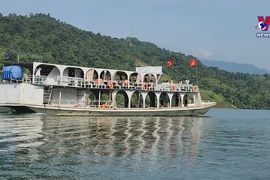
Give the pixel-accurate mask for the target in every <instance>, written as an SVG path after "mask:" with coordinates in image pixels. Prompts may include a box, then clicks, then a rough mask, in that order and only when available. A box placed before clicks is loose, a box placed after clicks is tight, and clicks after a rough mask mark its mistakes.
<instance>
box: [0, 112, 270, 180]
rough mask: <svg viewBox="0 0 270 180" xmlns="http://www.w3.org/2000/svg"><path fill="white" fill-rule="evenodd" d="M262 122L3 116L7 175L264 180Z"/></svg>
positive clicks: (1, 160) (1, 170)
mask: <svg viewBox="0 0 270 180" xmlns="http://www.w3.org/2000/svg"><path fill="white" fill-rule="evenodd" d="M224 117H226V116H224ZM219 118H220V120H219ZM244 120H245V123H243V121H244ZM239 121H240V122H241V121H242V123H240V122H239ZM246 121H248V123H246ZM260 123H263V124H264V125H261V124H260ZM260 123H258V122H257V124H255V123H254V118H253V119H252V120H250V121H249V120H247V118H245V119H244V118H243V119H241V118H240V119H239V120H238V121H237V122H234V124H232V121H230V120H226V119H225V118H222V117H217V118H216V119H213V118H209V117H171V118H164V117H145V118H142V117H138V118H137V117H114V118H112V117H107V118H105V117H76V118H75V117H52V116H41V115H12V114H4V115H0V174H1V178H4V179H5V178H7V179H8V178H10V179H20V178H21V179H89V177H91V178H92V179H145V177H147V178H149V179H178V178H179V177H188V178H187V179H189V178H190V179H212V178H213V179H241V178H242V177H244V176H245V177H246V178H245V179H260V178H261V179H263V178H262V177H266V174H269V173H268V170H267V169H268V168H267V167H269V165H270V164H269V163H268V161H267V159H269V158H270V156H269V152H268V149H269V148H270V141H269V140H270V138H269V137H270V136H269V135H268V129H269V127H270V124H269V121H268V119H267V118H262V119H260ZM258 129H259V130H258ZM247 169H251V170H252V172H253V174H252V173H249V172H250V171H248V170H247ZM244 172H245V174H244ZM247 174H249V176H247ZM239 177H240V178H239ZM185 179H186V178H185Z"/></svg>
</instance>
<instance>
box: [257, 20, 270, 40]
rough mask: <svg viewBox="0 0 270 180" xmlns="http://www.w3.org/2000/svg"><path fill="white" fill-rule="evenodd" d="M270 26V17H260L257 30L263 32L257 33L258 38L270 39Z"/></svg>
mask: <svg viewBox="0 0 270 180" xmlns="http://www.w3.org/2000/svg"><path fill="white" fill-rule="evenodd" d="M269 24H270V16H266V17H263V16H258V24H257V25H256V26H255V28H256V29H259V30H261V31H263V32H260V33H256V37H258V38H270V33H269V32H266V31H268V28H269Z"/></svg>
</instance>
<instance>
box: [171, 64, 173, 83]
mask: <svg viewBox="0 0 270 180" xmlns="http://www.w3.org/2000/svg"><path fill="white" fill-rule="evenodd" d="M172 75H173V66H172V69H171V80H172Z"/></svg>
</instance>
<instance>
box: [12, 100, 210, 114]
mask: <svg viewBox="0 0 270 180" xmlns="http://www.w3.org/2000/svg"><path fill="white" fill-rule="evenodd" d="M214 105H215V103H208V104H205V105H202V106H200V107H175V108H145V109H142V108H80V107H78V108H74V107H57V106H33V105H27V106H11V105H9V106H7V107H9V108H11V109H13V110H15V111H16V112H19V113H42V114H46V115H60V116H65V115H67V116H70V115H78V116H80V115H84V116H199V115H204V114H205V113H207V112H208V111H209V109H210V108H211V107H212V106H214Z"/></svg>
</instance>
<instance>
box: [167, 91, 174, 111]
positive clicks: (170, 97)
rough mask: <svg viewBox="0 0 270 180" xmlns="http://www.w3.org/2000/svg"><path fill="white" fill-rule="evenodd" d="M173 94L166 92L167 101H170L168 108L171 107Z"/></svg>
mask: <svg viewBox="0 0 270 180" xmlns="http://www.w3.org/2000/svg"><path fill="white" fill-rule="evenodd" d="M173 94H174V93H173V92H168V96H169V99H170V106H169V107H172V97H173Z"/></svg>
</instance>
